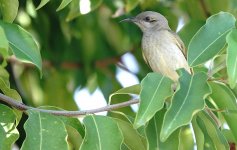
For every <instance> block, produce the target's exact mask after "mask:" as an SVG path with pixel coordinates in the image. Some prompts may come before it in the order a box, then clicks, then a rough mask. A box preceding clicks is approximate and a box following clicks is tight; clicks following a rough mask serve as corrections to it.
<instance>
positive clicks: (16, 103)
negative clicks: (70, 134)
mask: <svg viewBox="0 0 237 150" xmlns="http://www.w3.org/2000/svg"><path fill="white" fill-rule="evenodd" d="M0 100H1V101H3V102H5V103H7V104H8V105H10V106H12V107H14V108H16V109H18V110H21V111H26V110H29V109H32V110H35V111H40V112H45V113H49V114H53V115H58V116H67V117H79V116H82V115H87V114H94V113H98V112H103V111H111V110H115V109H118V108H122V107H126V106H130V105H132V104H137V103H139V100H138V99H133V100H129V101H126V102H122V103H118V104H113V105H107V106H105V107H100V108H96V109H90V110H81V111H61V110H46V109H40V108H35V107H31V106H28V105H25V104H23V103H21V102H19V101H17V100H14V99H12V98H10V97H8V96H6V95H3V94H1V93H0Z"/></svg>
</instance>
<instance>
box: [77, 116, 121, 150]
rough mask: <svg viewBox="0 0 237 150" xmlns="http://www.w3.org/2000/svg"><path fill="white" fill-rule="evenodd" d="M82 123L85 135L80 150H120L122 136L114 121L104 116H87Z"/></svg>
mask: <svg viewBox="0 0 237 150" xmlns="http://www.w3.org/2000/svg"><path fill="white" fill-rule="evenodd" d="M83 122H84V125H85V128H86V134H85V138H84V140H83V143H82V145H81V148H80V150H103V149H105V150H107V149H108V150H120V146H121V145H122V142H123V136H122V133H121V131H120V130H119V128H118V125H117V123H116V121H114V120H113V119H112V118H110V117H106V116H94V115H89V116H86V117H85V118H84V119H83Z"/></svg>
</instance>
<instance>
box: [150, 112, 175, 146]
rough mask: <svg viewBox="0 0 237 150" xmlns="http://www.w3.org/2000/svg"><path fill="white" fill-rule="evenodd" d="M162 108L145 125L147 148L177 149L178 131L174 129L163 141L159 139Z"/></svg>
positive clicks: (162, 114)
mask: <svg viewBox="0 0 237 150" xmlns="http://www.w3.org/2000/svg"><path fill="white" fill-rule="evenodd" d="M164 114H165V111H164V109H163V110H161V111H158V112H157V113H156V114H155V115H154V117H153V118H152V119H151V120H150V121H149V123H148V125H147V127H146V138H147V142H148V148H147V149H148V150H154V149H157V150H158V149H160V150H178V148H179V132H180V130H176V131H175V132H174V133H173V134H172V135H171V136H170V137H169V138H168V140H166V141H165V142H162V141H161V140H160V139H161V137H160V132H161V125H162V122H163V119H164Z"/></svg>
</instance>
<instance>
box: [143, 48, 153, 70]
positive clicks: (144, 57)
mask: <svg viewBox="0 0 237 150" xmlns="http://www.w3.org/2000/svg"><path fill="white" fill-rule="evenodd" d="M142 57H143V59H144V60H145V62H146V64H147V65H148V66H149V67H150V68H151V66H150V64H149V62H148V60H147V59H146V56H145V54H144V52H143V51H142Z"/></svg>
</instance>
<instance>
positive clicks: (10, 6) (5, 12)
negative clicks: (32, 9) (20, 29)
mask: <svg viewBox="0 0 237 150" xmlns="http://www.w3.org/2000/svg"><path fill="white" fill-rule="evenodd" d="M18 6H19V2H18V0H0V14H1V16H2V19H3V20H4V21H6V22H9V23H12V22H13V21H14V20H15V18H16V15H17V12H18Z"/></svg>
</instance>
